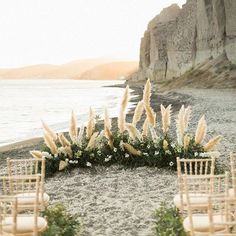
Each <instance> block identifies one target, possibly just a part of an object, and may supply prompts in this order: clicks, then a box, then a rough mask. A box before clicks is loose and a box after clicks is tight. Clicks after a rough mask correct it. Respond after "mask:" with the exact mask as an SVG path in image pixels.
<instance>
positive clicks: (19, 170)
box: [7, 157, 45, 194]
mask: <svg viewBox="0 0 236 236" xmlns="http://www.w3.org/2000/svg"><path fill="white" fill-rule="evenodd" d="M7 172H8V176H23V175H35V174H40V175H41V179H40V193H42V194H43V193H44V181H45V157H42V158H40V159H39V158H30V159H10V158H7Z"/></svg>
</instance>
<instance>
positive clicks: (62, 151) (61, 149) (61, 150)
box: [57, 147, 67, 155]
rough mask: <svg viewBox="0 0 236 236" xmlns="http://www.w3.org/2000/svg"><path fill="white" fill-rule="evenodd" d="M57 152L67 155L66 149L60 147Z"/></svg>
mask: <svg viewBox="0 0 236 236" xmlns="http://www.w3.org/2000/svg"><path fill="white" fill-rule="evenodd" d="M57 151H58V154H64V155H66V154H67V153H66V149H65V148H64V147H59V148H58V150H57Z"/></svg>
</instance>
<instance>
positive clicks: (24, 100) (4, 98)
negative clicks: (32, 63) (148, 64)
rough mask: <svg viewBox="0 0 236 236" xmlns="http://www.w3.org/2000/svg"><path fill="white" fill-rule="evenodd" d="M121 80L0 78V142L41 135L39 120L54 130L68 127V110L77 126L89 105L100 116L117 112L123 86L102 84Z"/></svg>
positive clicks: (111, 83) (62, 129)
mask: <svg viewBox="0 0 236 236" xmlns="http://www.w3.org/2000/svg"><path fill="white" fill-rule="evenodd" d="M122 83H124V82H123V81H76V80H0V146H3V145H5V144H9V143H14V142H17V141H22V140H25V139H28V138H32V137H40V136H42V135H43V130H42V127H41V120H43V121H45V122H46V123H47V124H48V125H50V127H51V128H53V129H54V130H55V131H57V132H58V131H65V130H68V124H69V119H70V115H71V111H72V110H74V112H75V113H76V115H77V120H78V126H79V125H80V124H82V123H85V122H86V121H87V117H88V111H89V108H90V107H92V108H93V109H94V110H95V112H96V114H98V115H99V116H101V117H102V115H103V111H104V107H107V108H108V110H109V114H110V116H111V117H115V116H117V115H118V112H119V104H120V100H121V97H122V94H123V91H124V89H123V88H117V87H105V86H110V85H114V84H122Z"/></svg>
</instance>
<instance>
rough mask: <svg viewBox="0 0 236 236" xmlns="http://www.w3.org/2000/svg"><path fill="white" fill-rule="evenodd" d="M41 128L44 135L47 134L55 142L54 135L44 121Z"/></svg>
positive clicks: (55, 137) (55, 136)
mask: <svg viewBox="0 0 236 236" xmlns="http://www.w3.org/2000/svg"><path fill="white" fill-rule="evenodd" d="M42 126H43V129H44V132H45V133H47V134H49V135H50V136H51V138H52V139H53V140H54V141H55V140H57V135H56V133H55V132H54V131H53V130H52V129H51V128H50V127H49V126H48V125H47V124H46V123H45V122H44V121H42Z"/></svg>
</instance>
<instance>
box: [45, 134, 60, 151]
mask: <svg viewBox="0 0 236 236" xmlns="http://www.w3.org/2000/svg"><path fill="white" fill-rule="evenodd" d="M44 142H45V144H46V146H47V147H48V148H49V149H50V151H51V153H52V154H53V155H56V154H57V153H58V152H57V145H56V144H55V142H54V141H53V139H52V137H51V135H49V134H48V133H44Z"/></svg>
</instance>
